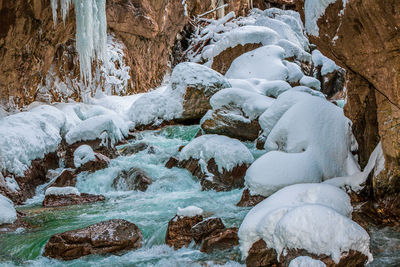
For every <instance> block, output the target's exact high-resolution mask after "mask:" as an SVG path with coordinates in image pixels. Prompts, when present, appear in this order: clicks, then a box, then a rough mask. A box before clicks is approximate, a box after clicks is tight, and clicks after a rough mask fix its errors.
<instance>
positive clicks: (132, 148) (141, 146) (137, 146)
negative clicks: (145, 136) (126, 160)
mask: <svg viewBox="0 0 400 267" xmlns="http://www.w3.org/2000/svg"><path fill="white" fill-rule="evenodd" d="M146 149H147V150H148V152H149V153H150V154H154V147H152V146H149V144H147V143H145V142H140V143H134V144H128V145H126V146H124V147H123V148H122V149H121V150H120V151H119V153H120V154H121V155H123V156H130V155H133V154H137V153H139V152H140V151H144V150H146Z"/></svg>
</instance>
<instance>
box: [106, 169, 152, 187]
mask: <svg viewBox="0 0 400 267" xmlns="http://www.w3.org/2000/svg"><path fill="white" fill-rule="evenodd" d="M152 182H153V181H152V179H151V178H150V177H148V176H147V175H146V173H144V172H143V171H141V170H139V169H136V168H133V169H131V170H129V171H121V172H120V173H119V174H118V176H117V178H115V180H114V182H113V184H112V186H113V187H114V188H115V189H116V190H139V191H143V192H144V191H146V190H147V187H148V186H149V185H151V183H152Z"/></svg>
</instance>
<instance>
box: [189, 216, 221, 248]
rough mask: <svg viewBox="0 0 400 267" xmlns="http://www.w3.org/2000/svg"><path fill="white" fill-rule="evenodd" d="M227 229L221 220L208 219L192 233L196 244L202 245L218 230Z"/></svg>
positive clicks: (193, 229)
mask: <svg viewBox="0 0 400 267" xmlns="http://www.w3.org/2000/svg"><path fill="white" fill-rule="evenodd" d="M221 229H225V225H224V223H223V222H222V220H221V219H220V218H215V217H212V218H207V219H205V220H203V221H201V222H199V223H197V224H195V225H194V226H193V227H192V228H191V229H190V233H191V235H192V237H193V239H194V241H195V242H196V243H200V242H201V241H202V240H203V239H205V238H206V237H208V236H209V235H210V234H211V233H212V232H214V231H216V230H221Z"/></svg>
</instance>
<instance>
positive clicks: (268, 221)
mask: <svg viewBox="0 0 400 267" xmlns="http://www.w3.org/2000/svg"><path fill="white" fill-rule="evenodd" d="M305 204H319V205H324V206H326V207H328V208H331V209H334V210H336V211H337V212H338V213H340V214H342V215H344V216H348V217H349V216H351V212H352V210H353V209H352V206H351V203H350V198H349V196H348V195H347V194H346V193H345V192H344V191H342V190H340V189H339V188H337V187H335V186H331V185H327V184H296V185H292V186H288V187H285V188H283V189H281V190H279V191H278V192H276V193H274V194H273V195H271V196H270V197H268V198H267V199H265V200H263V201H262V202H260V203H259V204H258V205H256V206H255V207H254V208H252V209H251V210H250V211H249V213H248V214H247V215H246V217H245V218H244V220H243V222H242V224H241V226H240V228H239V232H238V235H239V243H240V250H241V252H242V255H243V257H247V255H248V250H249V249H250V247H251V246H252V245H253V243H254V242H256V241H258V240H259V239H263V240H264V241H265V242H266V243H267V246H268V247H270V248H276V247H277V245H278V244H280V243H279V242H280V240H277V239H276V236H275V228H276V225H277V224H278V222H279V221H280V219H281V218H282V217H283V216H284V215H285V214H287V213H288V212H289V211H290V210H292V209H293V208H295V207H299V206H303V205H305ZM300 218H301V217H300ZM328 225H330V224H328ZM328 225H327V226H326V227H328ZM314 233H318V232H314ZM299 248H300V247H299Z"/></svg>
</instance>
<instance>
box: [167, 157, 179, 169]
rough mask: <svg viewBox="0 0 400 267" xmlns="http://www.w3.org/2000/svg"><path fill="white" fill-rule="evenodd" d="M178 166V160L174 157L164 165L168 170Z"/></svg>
mask: <svg viewBox="0 0 400 267" xmlns="http://www.w3.org/2000/svg"><path fill="white" fill-rule="evenodd" d="M178 164H179V159H177V158H175V157H170V158H169V160H168V161H167V163H165V167H166V168H168V169H172V168H173V167H177V166H178Z"/></svg>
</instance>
